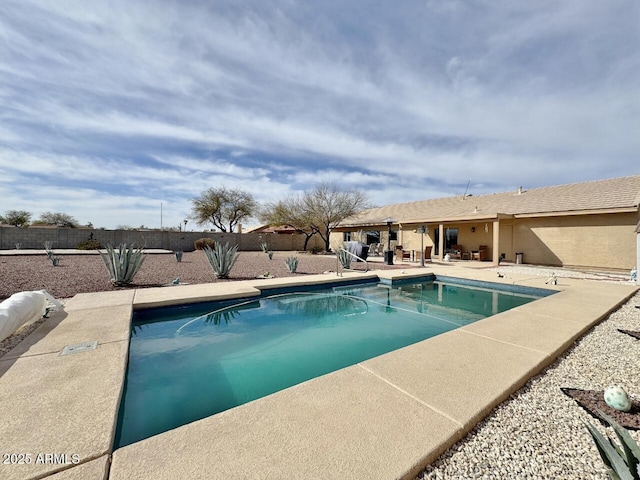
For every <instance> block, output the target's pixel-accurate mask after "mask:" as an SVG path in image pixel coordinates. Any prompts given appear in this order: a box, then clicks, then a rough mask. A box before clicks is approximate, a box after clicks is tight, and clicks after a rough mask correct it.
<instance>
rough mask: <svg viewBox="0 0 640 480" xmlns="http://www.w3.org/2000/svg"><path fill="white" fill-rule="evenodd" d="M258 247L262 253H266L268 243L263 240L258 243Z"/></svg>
mask: <svg viewBox="0 0 640 480" xmlns="http://www.w3.org/2000/svg"><path fill="white" fill-rule="evenodd" d="M260 248H261V249H262V251H263V252H264V253H268V252H269V244H268V243H267V242H263V243H261V244H260Z"/></svg>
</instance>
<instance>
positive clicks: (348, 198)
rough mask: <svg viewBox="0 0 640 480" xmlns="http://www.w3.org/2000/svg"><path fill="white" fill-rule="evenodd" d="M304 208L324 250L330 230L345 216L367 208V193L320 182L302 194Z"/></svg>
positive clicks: (326, 247)
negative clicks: (321, 241)
mask: <svg viewBox="0 0 640 480" xmlns="http://www.w3.org/2000/svg"><path fill="white" fill-rule="evenodd" d="M303 201H304V208H305V211H306V212H307V213H308V215H309V217H310V218H312V219H313V225H314V226H315V228H317V229H318V235H320V238H322V240H324V244H325V250H327V251H329V250H330V249H331V248H330V246H329V237H330V235H331V231H332V230H333V229H334V228H336V227H338V226H340V224H341V223H342V222H343V221H344V219H345V218H348V217H351V216H353V215H356V214H357V213H360V212H361V211H362V210H364V209H366V208H369V206H370V203H369V198H368V197H367V194H366V193H364V192H361V191H359V190H355V191H347V190H343V189H341V188H340V187H338V186H337V185H335V184H330V183H322V184H320V185H318V186H317V187H316V188H314V189H313V190H312V191H310V192H305V194H304V196H303Z"/></svg>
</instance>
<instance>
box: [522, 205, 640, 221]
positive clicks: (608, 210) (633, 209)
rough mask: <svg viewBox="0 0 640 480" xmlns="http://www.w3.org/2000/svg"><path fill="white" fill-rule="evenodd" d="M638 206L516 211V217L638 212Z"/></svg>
mask: <svg viewBox="0 0 640 480" xmlns="http://www.w3.org/2000/svg"><path fill="white" fill-rule="evenodd" d="M636 212H638V207H637V206H634V207H623V208H603V209H591V210H563V211H558V212H532V213H516V214H514V215H513V217H514V218H535V217H566V216H574V215H599V214H611V213H636Z"/></svg>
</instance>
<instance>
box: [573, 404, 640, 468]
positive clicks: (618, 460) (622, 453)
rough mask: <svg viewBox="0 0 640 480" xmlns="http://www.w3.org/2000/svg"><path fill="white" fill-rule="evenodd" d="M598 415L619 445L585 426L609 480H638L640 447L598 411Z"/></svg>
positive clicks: (622, 429) (623, 430)
mask: <svg viewBox="0 0 640 480" xmlns="http://www.w3.org/2000/svg"><path fill="white" fill-rule="evenodd" d="M598 413H599V414H600V415H601V416H602V418H604V419H605V420H606V422H607V423H608V424H609V426H610V427H611V428H613V430H614V431H615V433H616V436H617V437H618V440H619V441H620V444H621V446H619V445H618V444H617V443H616V442H614V441H613V440H612V439H611V437H609V435H607V436H606V437H605V436H604V435H602V434H601V433H600V431H599V430H598V429H596V428H595V427H594V426H593V425H591V424H589V423H587V424H586V427H587V429H588V430H589V433H590V434H591V438H593V441H594V442H595V443H596V447H598V453H600V457H601V458H602V461H603V462H604V464H605V466H606V467H607V473H608V474H609V478H610V479H611V480H640V468H639V464H640V446H639V445H638V444H637V443H636V441H635V440H634V439H633V437H631V435H629V432H627V431H626V430H625V429H624V428H623V427H622V426H621V425H620V424H618V423H617V422H616V421H615V420H614V419H613V418H611V417H609V416H608V415H607V414H605V413H603V412H602V411H600V410H598ZM621 447H622V448H621Z"/></svg>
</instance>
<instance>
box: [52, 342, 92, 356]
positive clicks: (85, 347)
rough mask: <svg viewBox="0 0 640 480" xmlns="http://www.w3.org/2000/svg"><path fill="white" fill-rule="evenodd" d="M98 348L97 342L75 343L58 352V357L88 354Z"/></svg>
mask: <svg viewBox="0 0 640 480" xmlns="http://www.w3.org/2000/svg"><path fill="white" fill-rule="evenodd" d="M97 347H98V341H97V340H95V341H93V342H82V343H76V344H75V345H67V346H65V347H64V348H63V349H62V351H61V352H60V356H61V357H62V356H64V355H73V354H75V353H82V352H90V351H91V350H95V349H96V348H97Z"/></svg>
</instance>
